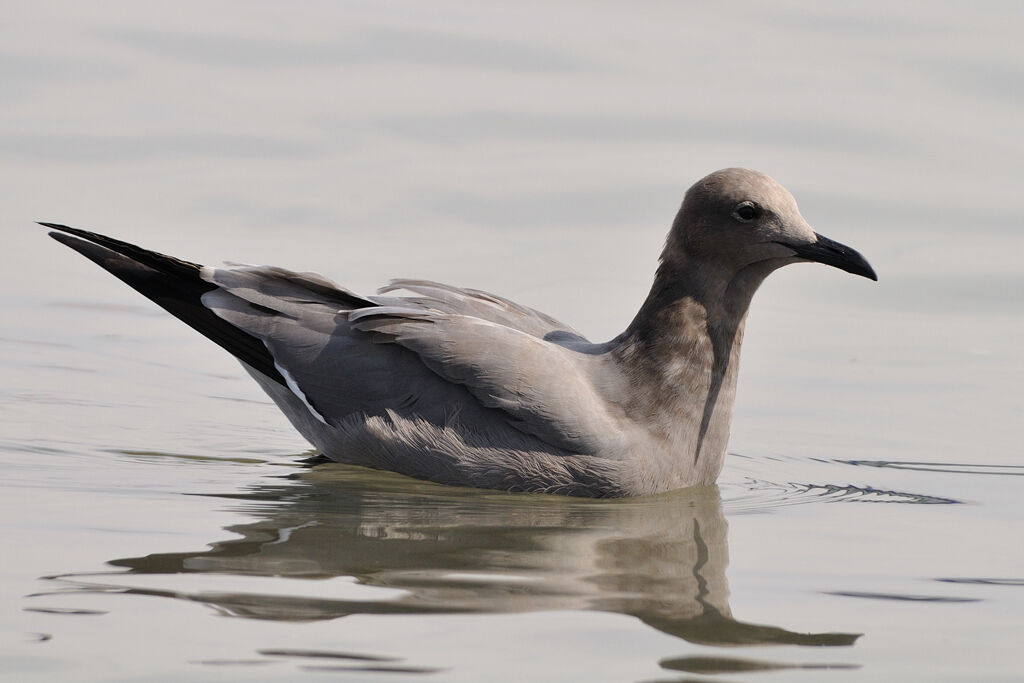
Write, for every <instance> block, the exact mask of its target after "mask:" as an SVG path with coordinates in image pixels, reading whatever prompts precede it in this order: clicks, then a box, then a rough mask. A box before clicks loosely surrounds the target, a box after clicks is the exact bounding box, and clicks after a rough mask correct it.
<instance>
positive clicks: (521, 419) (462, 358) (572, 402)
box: [349, 306, 622, 455]
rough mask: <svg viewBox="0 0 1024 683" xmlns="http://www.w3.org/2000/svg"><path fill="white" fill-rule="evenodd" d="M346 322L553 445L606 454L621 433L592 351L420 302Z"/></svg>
mask: <svg viewBox="0 0 1024 683" xmlns="http://www.w3.org/2000/svg"><path fill="white" fill-rule="evenodd" d="M349 320H350V321H351V324H352V327H353V328H354V329H356V330H359V331H361V332H366V333H372V334H374V339H375V341H377V342H378V343H383V344H396V345H399V346H401V347H404V348H406V349H409V350H410V351H413V352H414V353H415V354H416V355H417V356H419V358H420V360H421V361H422V362H423V363H424V364H425V365H426V366H427V367H428V368H430V369H431V370H432V371H434V372H435V373H437V374H438V375H440V376H441V377H442V378H444V379H445V380H447V381H449V382H453V383H455V384H458V385H461V386H463V387H465V388H466V389H467V390H468V391H469V392H470V393H471V394H472V395H473V396H474V397H476V399H477V400H478V401H480V402H481V403H482V404H483V405H485V406H487V407H489V408H497V409H499V410H501V411H504V412H505V413H506V414H508V416H509V418H510V420H509V421H510V423H511V424H512V425H513V426H514V427H516V428H517V429H519V430H520V431H522V432H525V433H528V434H532V435H534V436H536V437H537V438H539V439H541V440H543V441H545V442H546V443H548V444H550V445H552V446H555V447H557V448H561V449H564V450H566V451H568V452H571V453H584V454H590V455H596V454H598V453H599V452H605V453H607V452H609V449H608V445H609V437H610V436H611V435H614V434H620V433H621V432H622V426H621V424H620V420H619V419H618V418H617V417H616V416H615V415H613V414H612V412H611V411H612V410H613V408H612V406H611V405H610V404H609V403H608V402H606V401H605V400H604V399H603V397H602V396H600V395H599V393H598V391H597V389H596V388H595V386H594V384H593V382H592V380H591V375H592V370H594V368H592V367H591V364H594V363H597V362H599V361H598V360H597V359H596V358H594V357H592V356H587V355H586V354H580V353H577V352H574V351H571V350H569V349H566V348H563V347H561V346H559V345H557V344H552V343H550V342H547V341H544V340H543V339H539V338H537V337H536V336H533V335H531V334H529V333H526V332H523V331H520V330H517V329H512V328H510V327H506V326H503V325H500V324H497V323H494V322H491V321H489V320H484V319H481V318H477V317H472V316H468V315H454V314H450V313H442V312H437V311H430V310H424V309H421V308H418V307H402V306H383V307H378V308H372V309H369V308H368V309H361V310H358V311H354V312H352V313H350V314H349Z"/></svg>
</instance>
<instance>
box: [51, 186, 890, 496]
mask: <svg viewBox="0 0 1024 683" xmlns="http://www.w3.org/2000/svg"><path fill="white" fill-rule="evenodd" d="M41 225H44V226H46V227H48V228H51V229H52V230H53V231H54V232H50V233H49V234H50V236H51V237H53V238H54V239H56V240H57V241H59V242H61V243H63V244H65V245H67V246H69V247H71V248H72V249H74V250H76V251H78V252H79V253H81V254H82V255H84V256H85V257H87V258H89V259H90V260H92V261H94V262H95V263H97V264H99V265H100V266H102V267H103V268H105V269H106V270H108V271H109V272H111V273H112V274H113V275H115V276H116V277H118V278H120V279H121V280H122V281H124V282H125V283H127V284H128V285H129V286H131V287H132V288H134V289H135V290H137V291H138V292H140V293H141V294H143V295H144V296H146V297H148V298H149V299H151V300H152V301H154V302H155V303H157V304H158V305H160V306H161V307H163V308H164V309H165V310H167V311H168V312H169V313H171V314H172V315H174V316H176V317H177V318H179V319H181V320H182V321H183V322H185V323H186V324H188V325H190V326H191V327H193V328H194V329H196V330H197V331H199V332H200V333H201V334H203V335H205V336H206V337H208V338H209V339H210V340H211V341H213V342H214V343H216V344H218V345H220V346H221V347H223V348H224V349H226V350H227V351H228V352H230V353H231V354H232V355H234V356H235V358H237V359H238V360H239V361H240V362H241V364H242V366H243V367H244V368H245V370H246V371H248V373H249V374H250V375H251V376H252V377H253V378H254V379H255V380H256V382H258V383H259V385H260V386H261V387H262V388H263V390H264V391H265V392H266V393H267V394H268V395H269V396H270V398H271V399H272V400H273V401H274V403H276V404H277V406H278V407H279V408H280V409H281V411H282V412H283V413H284V414H285V416H287V418H288V420H289V421H290V422H291V423H292V425H293V426H294V427H295V428H296V429H297V430H298V431H299V433H300V434H302V435H303V436H304V437H305V438H306V439H307V440H308V441H309V442H310V443H312V444H313V445H314V446H315V447H316V448H317V449H318V450H319V451H320V452H321V453H322V454H323V455H325V456H326V457H328V458H330V459H332V460H335V461H338V462H342V463H348V464H353V465H360V466H364V467H370V468H376V469H382V470H390V471H394V472H398V473H401V474H405V475H408V476H411V477H417V478H420V479H426V480H430V481H434V482H438V483H442V484H452V485H462V486H471V487H476V488H487V489H498V490H504V491H519V492H538V493H552V494H562V495H574V496H590V497H622V496H636V495H646V494H654V493H660V492H663V491H668V490H671V489H677V488H682V487H686V486H693V485H703V484H713V483H714V482H715V480H716V479H717V477H718V474H719V472H720V471H721V469H722V466H723V463H724V461H725V456H726V446H727V442H728V438H729V428H730V423H731V420H732V411H733V403H734V399H735V395H736V379H737V374H738V370H739V354H740V345H741V342H742V340H743V330H744V325H745V321H746V317H747V311H748V309H749V306H750V301H751V298H752V297H753V295H754V292H755V291H756V290H757V288H758V286H760V284H761V282H762V281H763V280H764V279H765V277H767V276H768V275H769V274H770V273H771V272H772V271H774V270H776V269H778V268H780V267H782V266H785V265H787V264H790V263H797V262H807V261H813V262H818V263H823V264H827V265H830V266H834V267H836V268H839V269H841V270H844V271H847V272H849V273H852V274H855V275H861V276H863V277H866V278H869V279H871V280H877V279H878V278H877V276H876V275H875V271H874V270H873V269H872V268H871V266H870V265H869V264H868V262H867V260H865V258H864V257H863V256H861V255H860V254H859V253H858V252H857V251H855V250H853V249H851V248H850V247H847V246H845V245H843V244H840V243H838V242H835V241H833V240H831V239H828V238H827V237H823V236H822V235H819V234H817V233H816V232H814V230H812V229H811V227H810V226H809V225H808V224H807V222H806V221H805V220H804V218H803V216H801V215H800V211H799V209H798V208H797V204H796V200H795V199H794V198H793V196H792V195H791V194H790V193H789V191H787V190H786V189H785V188H784V187H783V186H782V185H780V184H779V183H778V182H776V181H775V180H773V179H772V178H770V177H768V176H767V175H764V174H762V173H759V172H757V171H752V170H749V169H743V168H728V169H724V170H721V171H716V172H715V173H712V174H710V175H708V176H706V177H704V178H702V179H701V180H699V181H697V182H696V183H695V184H694V185H693V186H692V187H691V188H690V189H689V190H688V191H687V192H686V195H685V198H684V200H683V204H682V207H681V208H680V209H679V212H678V214H677V215H676V218H675V220H674V222H673V223H672V227H671V229H670V231H669V233H668V238H667V240H666V243H665V247H664V250H663V251H662V253H661V258H660V261H659V265H658V268H657V271H656V274H655V277H654V284H653V285H652V287H651V290H650V293H649V294H648V295H647V298H646V300H645V301H644V302H643V304H642V305H641V307H640V310H639V312H638V313H637V314H636V317H634V318H633V320H632V322H630V323H629V325H628V326H627V327H626V329H625V331H624V332H622V334H620V335H618V336H617V337H615V338H614V339H612V340H611V341H608V342H604V343H592V342H590V341H588V340H587V339H586V338H585V337H584V336H583V335H581V334H580V333H579V332H576V331H575V330H573V329H572V328H571V327H569V326H568V325H566V324H564V323H561V322H559V321H557V320H555V319H554V318H552V317H550V316H548V315H545V314H544V313H541V312H540V311H537V310H534V309H532V308H528V307H526V306H522V305H520V304H517V303H515V302H513V301H510V300H508V299H505V298H502V297H500V296H496V295H494V294H489V293H487V292H483V291H480V290H476V289H462V288H459V287H453V286H450V285H445V284H441V283H438V282H432V281H428V280H409V279H401V280H392V281H390V283H389V284H388V285H387V286H386V287H383V288H382V289H380V290H378V292H377V294H376V295H373V296H362V295H359V294H356V293H354V292H351V291H349V290H347V289H345V288H343V287H340V286H338V285H336V284H335V283H334V282H332V281H330V280H328V279H327V278H325V277H323V276H321V275H319V274H316V273H308V272H295V271H291V270H286V269H284V268H279V267H274V266H230V267H224V268H214V267H209V266H202V265H199V264H197V263H191V262H188V261H183V260H180V259H176V258H173V257H171V256H165V255H163V254H159V253H157V252H154V251H149V250H147V249H143V248H141V247H137V246H135V245H133V244H129V243H127V242H123V241H121V240H118V239H114V238H111V237H106V236H103V235H100V234H97V233H93V232H89V231H86V230H81V229H79V228H73V227H68V226H65V225H58V224H55V223H41ZM395 292H405V294H404V295H397V294H395Z"/></svg>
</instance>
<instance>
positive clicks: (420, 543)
mask: <svg viewBox="0 0 1024 683" xmlns="http://www.w3.org/2000/svg"><path fill="white" fill-rule="evenodd" d="M1022 14H1024V12H1022V10H1021V8H1020V7H1019V5H1018V4H1016V3H998V2H990V3H973V4H967V3H942V4H940V3H930V2H929V3H910V4H904V5H901V6H900V7H899V8H893V7H892V6H890V5H889V4H886V3H868V4H860V5H857V6H856V7H843V8H840V7H821V6H819V5H818V4H815V3H802V2H782V3H771V4H765V3H733V4H730V5H728V6H713V7H712V6H709V7H707V8H704V7H696V6H686V5H682V4H680V5H660V4H653V3H652V4H635V3H634V4H628V5H626V4H623V5H612V4H601V5H596V4H593V3H587V4H583V3H579V4H576V3H562V4H559V5H557V6H551V5H550V4H548V3H544V4H523V3H518V4H516V5H515V6H514V7H513V6H507V7H481V6H477V5H459V4H456V3H433V4H431V5H430V7H429V9H428V8H427V7H426V6H423V5H420V4H417V3H409V4H401V3H390V4H387V5H382V4H380V3H346V4H340V3H315V2H311V3H307V4H303V5H301V6H288V7H286V6H284V5H280V4H277V3H239V4H236V5H232V4H223V3H222V4H218V5H216V6H214V7H213V8H211V7H209V6H207V5H205V4H204V5H200V4H190V3H184V4H183V3H175V4H174V6H173V7H172V6H170V5H168V6H165V7H158V6H153V5H146V6H142V5H137V4H136V3H122V4H117V3H105V4H104V5H103V6H102V8H99V9H98V8H96V7H93V6H90V7H86V6H85V5H82V4H79V3H66V4H59V3H47V4H46V5H42V4H33V5H20V6H11V7H9V8H7V9H6V11H5V19H6V21H5V22H4V24H3V26H2V27H0V34H2V36H3V45H4V48H3V54H2V56H0V97H2V100H3V104H4V106H3V108H2V109H0V168H2V171H3V177H4V183H3V184H2V185H0V200H2V201H0V207H2V209H0V212H2V216H3V218H4V220H3V228H2V229H3V231H4V233H3V234H4V237H5V247H6V249H5V254H6V258H5V267H4V269H3V271H2V272H0V301H2V303H3V306H4V309H3V310H4V316H3V319H2V322H0V348H2V349H3V353H2V354H0V367H2V372H3V377H4V382H3V386H2V387H0V406H2V414H3V422H2V424H3V429H2V431H0V457H2V461H3V468H4V477H3V479H2V481H0V491H2V494H0V511H2V514H0V519H2V520H3V529H4V542H5V547H6V551H5V553H4V562H3V563H2V564H0V595H2V596H3V601H4V609H3V611H2V615H3V616H2V617H0V666H2V671H3V672H4V675H5V677H9V678H11V679H12V680H54V679H60V680H89V681H91V680H180V679H181V678H185V677H188V678H192V679H200V680H221V679H226V680H236V679H240V678H245V679H247V680H295V679H296V677H299V678H311V679H317V678H323V677H324V674H327V676H331V675H333V676H335V677H339V678H342V679H345V680H413V679H433V680H466V681H477V680H509V681H512V680H530V679H534V680H609V681H620V680H637V681H641V680H642V681H653V680H665V681H681V680H722V679H728V680H759V679H761V678H764V679H771V680H808V681H817V680H823V679H824V680H835V681H842V680H922V681H925V680H927V681H933V680H971V681H974V680H1011V679H1019V678H1020V677H1022V676H1024V658H1022V656H1021V654H1020V641H1021V636H1022V627H1021V620H1020V614H1022V613H1024V569H1022V568H1024V543H1022V542H1021V538H1024V523H1022V521H1024V520H1022V517H1024V507H1022V504H1021V502H1020V501H1021V493H1022V485H1024V479H1022V475H1024V461H1022V460H1021V458H1020V453H1021V447H1020V442H1021V436H1022V434H1021V423H1022V415H1024V400H1022V394H1021V392H1020V386H1021V383H1022V381H1024V360H1022V354H1021V350H1020V340H1021V339H1024V297H1022V295H1021V292H1022V291H1024V270H1022V268H1021V265H1020V256H1019V254H1020V253H1021V252H1022V251H1024V230H1022V228H1024V223H1022V219H1021V217H1020V216H1021V213H1020V210H1019V207H1018V197H1019V195H1020V192H1019V189H1020V187H1021V181H1022V176H1021V172H1020V164H1019V159H1020V158H1021V154H1022V152H1024V149H1022V148H1024V135H1022V134H1021V133H1022V131H1021V124H1020V122H1021V121H1022V120H1024V111H1022V109H1024V106H1022V105H1024V99H1022V93H1024V66H1022V65H1024V48H1022V47H1021V45H1020V41H1019V35H1020V33H1021V29H1022V24H1024V21H1022V20H1024V16H1022ZM729 165H746V166H750V167H753V168H757V169H760V170H764V171H766V172H768V173H770V174H771V175H773V176H775V177H776V178H778V179H779V180H780V181H781V182H783V183H784V184H786V185H787V186H788V187H789V188H790V189H791V190H792V191H793V192H794V194H795V195H796V196H797V198H798V200H799V201H800V203H801V207H802V209H803V213H804V215H805V216H806V217H807V218H808V220H809V221H810V223H811V224H812V225H813V226H815V227H816V228H817V229H818V230H819V231H820V232H822V233H824V234H826V235H829V236H830V237H833V238H835V239H838V240H841V241H843V242H846V243H849V244H851V245H853V246H855V247H856V248H858V249H860V250H861V251H863V252H864V253H865V254H866V255H867V256H868V258H869V259H870V260H871V262H872V264H873V265H874V266H875V268H876V270H877V271H878V273H879V275H880V278H881V280H880V282H878V283H877V284H875V283H870V282H868V281H866V280H862V279H856V278H853V277H850V276H848V275H846V274H844V273H840V272H838V271H834V270H831V269H827V268H823V267H817V266H816V267H812V266H802V267H793V268H788V269H786V270H784V271H782V272H780V273H777V274H776V275H774V276H773V277H772V278H770V279H769V281H768V282H767V283H766V285H765V286H764V287H763V288H762V291H761V292H760V293H759V294H758V296H757V297H756V298H755V301H754V306H753V312H752V314H751V318H750V322H749V325H748V331H747V339H746V343H745V348H744V358H743V369H742V371H741V379H740V388H739V399H738V404H737V409H736V416H735V420H734V429H733V435H732V440H731V445H730V451H731V452H732V456H731V457H730V458H729V460H728V463H727V465H726V468H725V471H724V472H723V475H722V478H721V480H720V485H719V486H718V487H714V488H707V489H696V490H690V491H679V492H674V493H670V494H666V495H662V496H656V497H651V498H643V499H636V500H625V501H614V502H594V501H577V500H566V499H560V498H546V497H538V496H519V495H503V494H496V493H489V492H478V491H469V490H461V489H450V488H445V487H439V486H434V485H429V484H424V483H420V482H412V481H409V480H406V479H403V478H401V477H398V476H395V475H390V474H387V473H376V472H367V471H362V470H358V469H353V468H346V467H341V466H338V465H333V464H329V463H327V464H325V463H318V462H317V461H315V460H313V461H310V460H309V457H310V456H311V455H312V453H311V452H309V451H308V450H307V448H308V447H307V446H306V445H305V444H304V443H303V442H302V440H301V439H300V438H299V437H298V436H296V435H295V434H294V433H293V432H292V431H291V430H290V428H289V427H288V425H287V424H286V423H285V421H284V419H283V418H282V417H280V416H279V415H278V414H277V412H276V409H275V408H274V407H273V406H272V405H271V404H270V403H269V402H268V401H267V399H266V398H265V397H263V396H262V395H261V394H260V393H259V391H258V389H257V388H256V386H255V385H254V384H253V383H252V382H251V380H249V379H248V378H247V377H246V376H245V375H244V373H243V372H242V371H241V370H240V368H238V366H237V365H236V364H235V363H234V362H233V361H232V360H231V359H230V358H228V357H227V356H226V355H225V354H223V353H222V352H221V351H219V350H218V349H217V348H216V347H215V346H213V345H212V344H210V343H209V342H207V341H205V340H204V339H202V338H201V337H199V336H198V335H196V334H195V333H193V332H192V331H190V330H189V329H187V328H186V327H185V326H183V325H181V324H180V323H178V322H176V321H174V320H172V319H170V318H169V316H167V315H166V314H163V313H162V312H161V311H159V310H156V309H155V308H154V307H152V306H150V305H149V304H148V303H147V302H145V301H144V300H142V299H141V298H140V297H138V296H137V295H135V294H134V293H133V292H131V291H130V290H129V289H127V288H126V287H124V286H123V285H121V284H120V283H119V282H117V281H116V280H114V279H113V278H111V277H109V276H108V275H106V274H104V273H103V272H101V271H100V270H98V269H96V268H95V267H94V266H93V265H91V264H89V263H87V262H85V261H84V260H83V259H81V258H79V257H77V255H75V254H72V253H70V252H68V251H67V250H66V249H63V248H61V247H59V245H57V244H55V243H53V242H52V241H51V240H48V239H47V238H46V237H45V234H44V233H43V232H42V230H41V229H36V228H34V227H33V226H32V225H31V221H33V220H53V221H62V222H68V223H71V224H74V225H80V226H82V227H90V228H94V229H98V230H101V231H104V232H108V233H111V234H114V235H117V236H121V237H124V238H126V239H130V240H132V241H136V242H139V243H141V244H143V245H144V246H149V247H152V248H156V249H159V250H161V251H166V252H168V253H172V254H176V255H179V256H182V257H184V258H188V259H192V260H197V261H201V262H213V263H216V262H218V261H220V260H222V259H232V260H238V261H248V262H259V263H277V264H281V265H285V266H290V267H294V268H298V269H310V270H317V271H320V272H323V273H325V274H327V275H329V276H332V277H334V278H335V279H338V280H340V281H342V282H344V283H345V284H346V285H348V286H350V287H352V288H354V289H357V290H363V291H369V290H372V289H373V288H375V287H377V286H379V285H380V284H382V283H383V282H384V281H385V280H386V279H387V278H389V277H395V276H410V277H429V278H432V279H438V280H442V281H448V282H452V283H455V284H462V285H468V286H476V287H480V288H484V289H490V290H494V291H497V292H500V293H502V294H504V295H507V296H511V297H513V298H516V299H518V300H520V301H523V302H524V303H527V304H531V305H535V306H538V307H540V308H542V309H544V310H546V311H547V312H549V313H551V314H553V315H555V316H556V317H559V318H562V319H565V320H566V321H568V322H570V323H571V324H573V326H574V327H576V328H577V329H580V330H582V331H584V332H585V333H587V334H589V335H590V336H591V337H592V338H594V339H606V338H608V337H610V336H612V335H614V334H616V333H617V332H618V331H620V329H621V328H622V327H623V326H624V325H625V324H626V322H627V321H628V320H629V319H630V318H631V316H632V314H633V313H634V312H635V308H636V307H637V306H638V305H639V302H640V300H641V299H642V297H643V296H644V294H645V293H646V289H647V287H648V286H649V282H650V278H651V275H652V272H653V266H654V260H655V257H656V255H657V253H658V250H659V249H660V246H661V242H662V240H663V239H664V233H665V231H666V230H667V227H668V223H669V221H670V220H671V217H672V215H673V213H674V211H675V209H676V207H677V205H678V202H679V200H680V197H681V194H682V192H683V190H684V189H685V187H686V186H688V185H689V184H690V183H691V182H692V181H693V180H695V179H696V178H698V177H700V176H702V175H704V174H705V173H707V172H709V171H711V170H714V169H716V168H720V167H723V166H729Z"/></svg>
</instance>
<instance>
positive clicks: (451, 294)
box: [375, 279, 586, 341]
mask: <svg viewBox="0 0 1024 683" xmlns="http://www.w3.org/2000/svg"><path fill="white" fill-rule="evenodd" d="M398 290H406V291H409V292H412V293H414V294H418V295H419V296H417V297H402V298H401V299H398V300H399V301H404V302H406V303H412V304H418V305H420V306H424V307H427V308H430V309H432V310H435V311H440V312H442V313H454V314H457V315H466V316H472V317H474V318H479V319H481V320H487V321H490V322H492V323H497V324H499V325H504V326H505V327H511V328H512V329H515V330H519V331H520V332H525V333H527V334H529V335H532V336H534V337H540V338H542V339H543V338H544V337H546V336H548V335H550V334H551V333H558V335H559V337H560V338H562V339H564V338H566V337H574V338H577V339H578V340H579V341H586V339H585V338H584V337H583V335H581V334H580V333H579V332H577V331H576V330H574V329H572V328H571V327H569V326H568V325H566V324H565V323H563V322H560V321H558V320H555V319H554V318H552V317H551V316H549V315H547V314H546V313H542V312H540V311H538V310H535V309H533V308H529V307H528V306H522V305H520V304H517V303H516V302H514V301H509V300H508V299H505V298H504V297H500V296H498V295H497V294H490V293H489V292H484V291H481V290H479V289H462V288H460V287H453V286H451V285H446V284H443V283H440V282H432V281H430V280H406V279H401V280H391V281H390V282H389V283H388V285H387V286H386V287H381V288H380V289H379V290H377V293H378V294H387V293H389V292H394V291H398ZM375 300H376V299H375Z"/></svg>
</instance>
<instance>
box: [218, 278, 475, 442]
mask: <svg viewBox="0 0 1024 683" xmlns="http://www.w3.org/2000/svg"><path fill="white" fill-rule="evenodd" d="M203 277H204V279H205V280H207V281H208V282H210V283H212V284H215V285H217V288H216V289H214V290H212V291H210V292H207V293H206V294H204V295H203V297H202V302H203V305H204V306H206V307H207V308H209V309H210V310H211V311H213V313H214V314H215V315H217V316H218V317H219V318H221V319H222V320H225V321H227V322H228V323H230V324H232V325H234V326H235V327H237V328H239V329H241V330H243V331H245V332H246V333H248V334H250V335H252V336H254V337H256V338H258V339H260V340H261V341H262V342H263V344H264V345H265V346H266V347H267V350H268V351H269V352H270V355H271V356H272V358H273V360H274V365H275V367H276V369H277V370H278V371H279V372H280V373H281V375H282V376H283V378H284V379H285V381H286V382H287V386H288V388H289V389H290V390H291V391H292V393H294V394H295V395H296V396H297V397H298V398H299V399H300V400H301V401H302V402H303V403H304V404H305V405H306V407H307V408H308V409H309V410H310V412H311V413H312V414H313V415H314V417H316V419H317V420H319V421H320V422H323V423H324V424H327V425H329V426H332V427H337V426H339V425H340V424H341V423H342V422H343V421H344V420H345V419H346V418H347V417H349V416H351V415H353V414H357V413H359V414H365V415H383V414H385V413H386V412H387V411H388V410H398V411H402V412H410V413H415V414H416V415H417V416H420V417H422V418H423V419H427V420H429V421H431V422H434V423H435V424H440V425H443V424H445V422H446V420H447V419H448V418H450V417H451V413H452V412H461V413H463V414H464V417H465V418H466V419H473V420H478V421H487V420H488V419H491V420H493V419H495V418H494V416H487V415H483V414H480V413H482V412H484V411H482V410H479V409H477V410H474V408H475V407H476V406H477V405H478V403H477V401H476V400H475V399H474V398H473V397H472V396H471V394H469V392H467V391H466V390H465V389H464V388H463V387H459V386H457V385H454V384H452V383H450V382H446V381H444V380H442V379H441V378H439V377H437V375H436V374H435V373H432V372H431V371H430V370H429V369H427V368H426V367H425V366H424V365H423V363H422V362H421V361H420V360H419V359H418V358H417V357H416V356H415V355H414V354H412V353H409V352H408V351H406V350H405V349H402V348H399V347H390V348H388V347H382V346H380V345H379V344H374V343H373V340H372V339H371V338H370V337H369V336H368V335H366V334H365V333H362V332H359V331H357V330H355V329H354V328H353V326H352V324H351V323H350V322H349V319H348V314H349V313H350V312H351V311H353V310H360V309H362V308H366V307H369V308H371V309H375V308H376V306H377V304H376V303H375V302H373V301H370V300H368V299H364V298H362V297H357V296H356V295H353V294H351V293H350V292H347V291H346V290H344V289H342V288H340V287H337V286H336V285H334V283H331V282H330V281H328V280H326V279H325V278H323V277H322V276H319V275H315V274H309V273H293V272H291V271H287V270H284V269H280V268H272V267H265V266H257V267H243V268H231V269H223V268H204V269H203Z"/></svg>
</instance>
